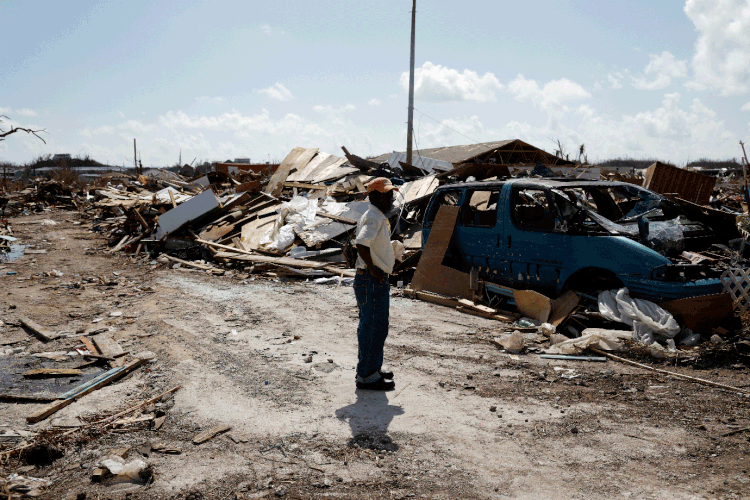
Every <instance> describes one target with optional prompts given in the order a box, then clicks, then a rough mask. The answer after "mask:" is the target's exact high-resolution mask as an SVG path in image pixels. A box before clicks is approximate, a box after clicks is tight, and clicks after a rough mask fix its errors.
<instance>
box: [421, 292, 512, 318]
mask: <svg viewBox="0 0 750 500" xmlns="http://www.w3.org/2000/svg"><path fill="white" fill-rule="evenodd" d="M413 296H414V297H415V298H417V299H419V300H423V301H425V302H432V303H433V304H438V305H441V306H445V307H450V308H451V309H456V310H457V311H460V312H465V313H467V314H472V315H474V316H480V317H482V318H486V319H494V320H496V321H504V322H509V321H513V320H515V319H516V317H517V315H514V314H512V313H505V311H503V314H499V313H498V311H495V310H494V309H492V311H494V312H492V313H490V312H486V311H482V310H479V309H475V307H476V304H474V303H473V302H471V301H467V302H471V304H473V306H472V307H468V306H467V305H465V304H462V303H461V301H460V300H459V299H454V298H452V297H446V296H444V295H439V294H436V293H430V292H421V291H414V292H413ZM487 309H491V308H487Z"/></svg>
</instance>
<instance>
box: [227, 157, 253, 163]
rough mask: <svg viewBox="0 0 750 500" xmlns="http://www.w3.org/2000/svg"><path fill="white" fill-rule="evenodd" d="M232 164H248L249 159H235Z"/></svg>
mask: <svg viewBox="0 0 750 500" xmlns="http://www.w3.org/2000/svg"><path fill="white" fill-rule="evenodd" d="M227 163H229V162H227ZM232 163H250V158H235V159H234V161H233V162H232Z"/></svg>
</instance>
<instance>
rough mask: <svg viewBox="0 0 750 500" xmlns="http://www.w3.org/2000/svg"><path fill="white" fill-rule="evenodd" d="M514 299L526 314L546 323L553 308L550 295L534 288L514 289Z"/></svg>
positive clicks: (519, 308) (522, 312)
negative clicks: (547, 295)
mask: <svg viewBox="0 0 750 500" xmlns="http://www.w3.org/2000/svg"><path fill="white" fill-rule="evenodd" d="M513 300H515V301H516V307H517V308H518V310H519V311H520V312H521V314H523V315H524V316H526V317H528V318H531V319H535V320H537V321H541V322H542V323H546V322H547V320H548V319H549V314H550V311H551V310H552V301H551V300H550V299H549V297H546V296H544V295H542V294H541V293H539V292H535V291H533V290H514V291H513Z"/></svg>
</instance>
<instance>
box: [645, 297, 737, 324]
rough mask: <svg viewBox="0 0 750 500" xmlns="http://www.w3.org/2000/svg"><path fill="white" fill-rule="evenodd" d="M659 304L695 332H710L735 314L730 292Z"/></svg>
mask: <svg viewBox="0 0 750 500" xmlns="http://www.w3.org/2000/svg"><path fill="white" fill-rule="evenodd" d="M659 306H660V307H661V308H662V309H664V310H665V311H667V312H668V313H669V314H671V315H672V316H674V317H675V318H677V319H678V321H680V320H681V321H682V323H683V324H684V325H685V326H686V327H687V328H690V329H691V330H693V332H695V333H709V332H710V331H711V328H714V327H716V326H719V324H721V322H722V321H724V320H725V319H726V318H728V317H731V316H732V315H733V314H734V311H733V308H732V297H731V295H729V294H728V293H717V294H715V295H701V296H699V297H689V298H687V299H677V300H671V301H669V302H664V303H662V304H659Z"/></svg>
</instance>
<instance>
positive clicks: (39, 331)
mask: <svg viewBox="0 0 750 500" xmlns="http://www.w3.org/2000/svg"><path fill="white" fill-rule="evenodd" d="M18 320H19V321H20V322H21V324H22V325H23V326H25V327H26V328H27V329H28V330H30V331H31V333H33V334H34V335H36V336H37V337H39V338H40V339H41V340H43V341H44V342H49V341H50V340H54V339H56V338H57V335H55V334H54V333H52V332H50V331H49V330H47V329H46V328H44V327H43V326H41V325H40V324H39V323H37V322H35V321H32V320H31V319H29V318H27V317H25V316H21V317H20V318H18Z"/></svg>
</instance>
